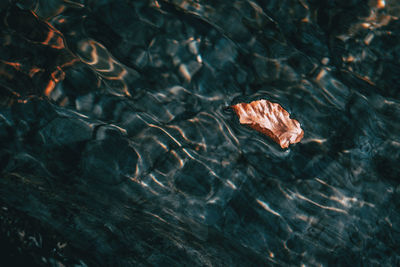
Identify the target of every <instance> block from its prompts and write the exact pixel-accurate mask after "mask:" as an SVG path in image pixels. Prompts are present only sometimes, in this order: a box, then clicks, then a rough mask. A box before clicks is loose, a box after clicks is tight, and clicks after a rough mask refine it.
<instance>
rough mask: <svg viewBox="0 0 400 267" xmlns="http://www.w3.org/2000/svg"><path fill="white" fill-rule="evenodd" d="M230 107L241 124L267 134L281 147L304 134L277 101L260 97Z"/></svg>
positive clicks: (296, 141) (296, 140)
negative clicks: (259, 98) (273, 101)
mask: <svg viewBox="0 0 400 267" xmlns="http://www.w3.org/2000/svg"><path fill="white" fill-rule="evenodd" d="M231 108H232V109H233V110H234V111H235V112H236V114H237V115H238V116H239V121H240V123H241V124H246V125H248V126H250V127H251V128H253V129H254V130H256V131H258V132H260V133H263V134H265V135H267V136H269V137H270V138H272V140H274V141H275V142H276V143H278V144H279V145H280V146H281V147H282V148H287V147H289V144H294V143H298V142H300V140H301V139H302V138H303V136H304V131H303V130H302V129H301V127H300V123H299V122H298V121H297V120H294V119H291V118H290V114H289V113H288V112H287V111H286V110H284V109H283V108H282V107H281V105H279V104H277V103H272V102H269V101H267V100H264V99H262V100H257V101H253V102H251V103H249V104H247V103H239V104H236V105H234V106H231Z"/></svg>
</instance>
